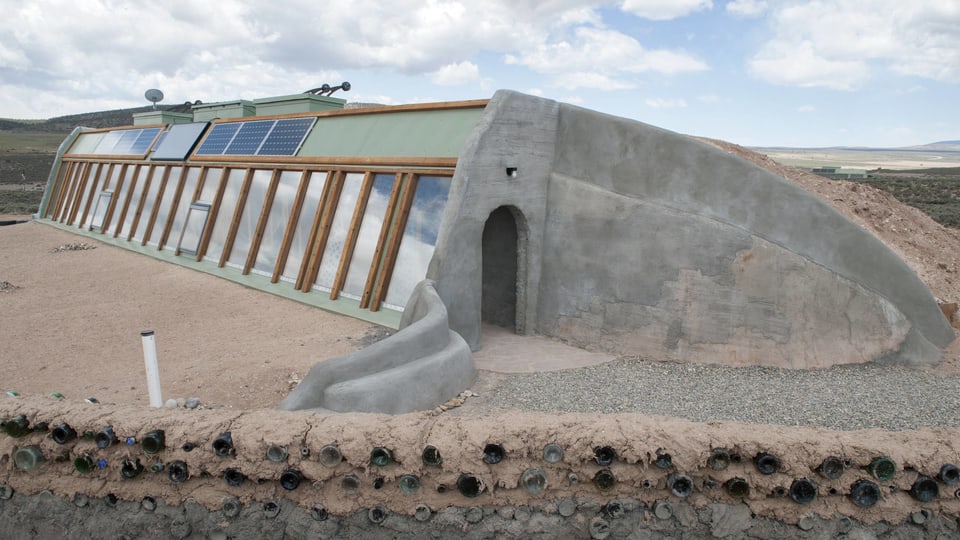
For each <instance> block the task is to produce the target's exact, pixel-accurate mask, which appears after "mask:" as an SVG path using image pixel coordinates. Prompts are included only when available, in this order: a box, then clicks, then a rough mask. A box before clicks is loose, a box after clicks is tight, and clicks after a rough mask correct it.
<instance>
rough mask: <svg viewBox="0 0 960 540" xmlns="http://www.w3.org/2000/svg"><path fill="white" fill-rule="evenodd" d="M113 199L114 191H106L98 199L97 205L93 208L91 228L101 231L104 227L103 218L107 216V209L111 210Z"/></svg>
mask: <svg viewBox="0 0 960 540" xmlns="http://www.w3.org/2000/svg"><path fill="white" fill-rule="evenodd" d="M112 197H113V192H112V191H104V192H102V193H100V196H99V197H97V204H96V205H95V206H94V207H93V212H91V216H90V227H92V228H93V229H94V230H99V229H100V227H102V226H103V218H105V217H106V216H107V209H108V208H110V199H111V198H112Z"/></svg>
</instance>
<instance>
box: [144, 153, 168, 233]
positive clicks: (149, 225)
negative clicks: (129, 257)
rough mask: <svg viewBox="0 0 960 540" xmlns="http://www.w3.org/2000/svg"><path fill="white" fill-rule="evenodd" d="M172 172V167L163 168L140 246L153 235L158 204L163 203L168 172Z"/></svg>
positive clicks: (158, 210) (158, 209)
mask: <svg viewBox="0 0 960 540" xmlns="http://www.w3.org/2000/svg"><path fill="white" fill-rule="evenodd" d="M172 170H173V167H164V168H163V176H161V177H160V187H159V188H157V199H156V200H155V201H153V208H152V209H151V210H150V219H148V220H147V230H146V231H144V232H143V240H142V241H141V242H140V245H141V246H145V245H147V242H149V241H150V236H151V235H152V234H153V227H154V225H156V221H157V214H158V213H159V212H160V203H161V202H162V201H163V193H164V192H165V191H166V189H167V184H168V183H169V182H168V180H169V178H170V171H172Z"/></svg>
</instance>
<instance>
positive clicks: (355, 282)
mask: <svg viewBox="0 0 960 540" xmlns="http://www.w3.org/2000/svg"><path fill="white" fill-rule="evenodd" d="M395 179H396V176H395V175H393V174H378V175H377V176H376V178H375V179H374V181H373V189H371V190H370V197H369V198H368V199H367V208H366V210H365V211H364V213H363V221H361V223H360V233H359V234H358V235H357V244H356V246H354V249H353V258H352V259H351V260H350V267H349V270H348V271H347V279H346V281H344V283H343V295H344V296H346V297H347V298H353V299H354V300H359V299H360V297H361V295H363V287H364V285H366V283H367V274H369V273H370V263H371V262H373V254H374V252H375V251H376V250H377V240H379V238H380V229H381V228H382V227H383V218H384V216H385V215H386V214H387V204H388V203H389V202H390V191H391V190H392V189H393V182H394V180H395Z"/></svg>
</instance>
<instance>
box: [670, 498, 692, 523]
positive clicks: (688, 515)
mask: <svg viewBox="0 0 960 540" xmlns="http://www.w3.org/2000/svg"><path fill="white" fill-rule="evenodd" d="M673 517H675V518H677V521H678V522H679V523H680V525H681V526H683V527H693V526H694V525H696V524H697V512H696V511H695V510H694V509H693V507H692V506H690V505H689V504H688V503H685V502H678V503H674V504H673Z"/></svg>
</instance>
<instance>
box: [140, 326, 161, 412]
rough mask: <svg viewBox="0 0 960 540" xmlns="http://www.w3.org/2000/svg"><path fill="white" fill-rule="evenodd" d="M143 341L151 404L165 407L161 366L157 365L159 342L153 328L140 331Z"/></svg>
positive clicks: (144, 362)
mask: <svg viewBox="0 0 960 540" xmlns="http://www.w3.org/2000/svg"><path fill="white" fill-rule="evenodd" d="M140 339H141V340H142V341H143V365H144V367H146V368H147V391H148V392H150V406H151V407H163V398H162V397H161V394H160V368H159V366H158V365H157V342H156V339H155V338H154V336H153V330H144V331H143V332H140Z"/></svg>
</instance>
